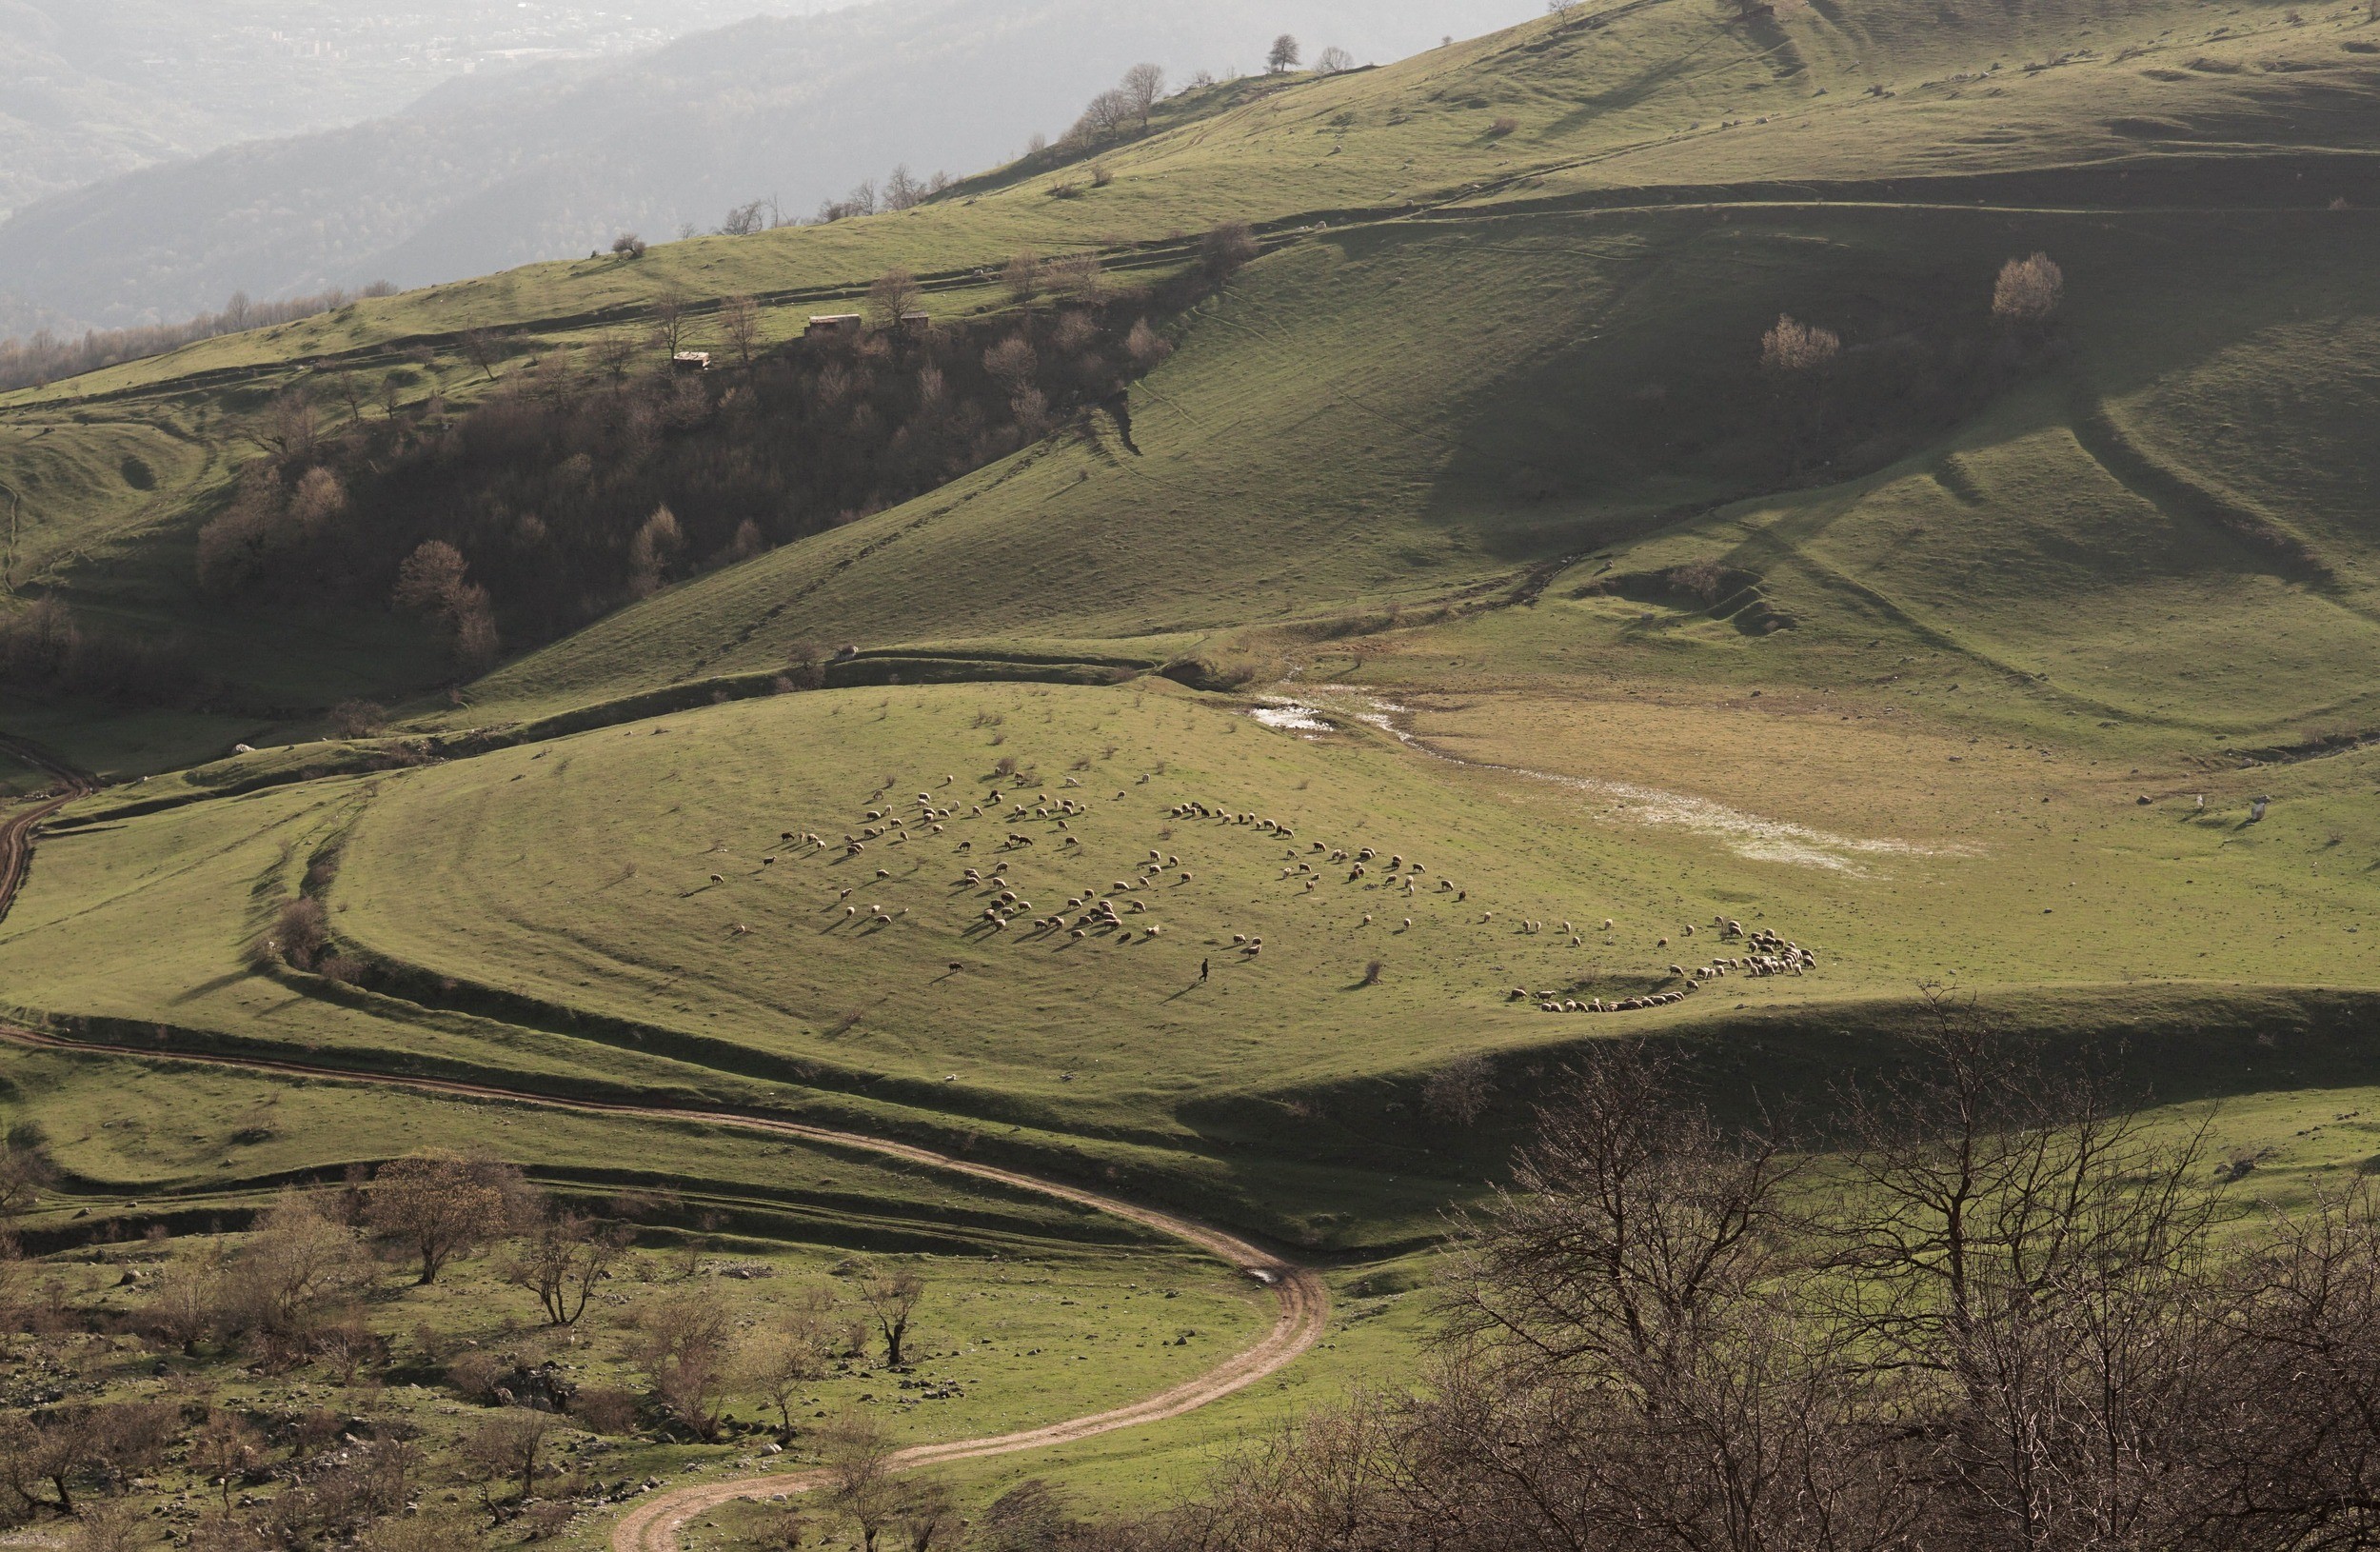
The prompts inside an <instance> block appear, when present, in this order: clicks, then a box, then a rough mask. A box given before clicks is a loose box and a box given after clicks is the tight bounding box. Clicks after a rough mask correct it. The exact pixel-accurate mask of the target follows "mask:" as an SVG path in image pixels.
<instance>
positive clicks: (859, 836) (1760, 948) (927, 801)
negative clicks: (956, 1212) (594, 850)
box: [709, 775, 1817, 1013]
mask: <svg viewBox="0 0 2380 1552" xmlns="http://www.w3.org/2000/svg"><path fill="white" fill-rule="evenodd" d="M1021 779H1022V778H1021V777H1018V776H1014V775H1001V776H997V777H994V778H991V779H990V780H989V782H988V783H987V790H986V792H985V794H984V796H983V798H982V800H981V801H980V802H978V801H970V800H968V799H966V798H964V797H961V796H958V795H955V794H954V795H953V796H952V797H951V798H950V799H949V800H948V801H947V802H945V801H942V800H941V799H938V798H937V797H936V796H935V794H934V793H932V792H926V791H921V792H919V793H917V795H916V797H915V798H914V800H912V802H911V803H909V804H906V805H895V804H890V803H885V802H883V801H882V800H883V795H884V793H885V791H886V790H888V788H889V786H890V783H889V781H888V783H887V786H886V787H881V788H879V789H878V792H877V793H876V794H875V795H874V796H872V797H871V798H870V799H869V800H868V803H869V805H870V806H867V807H865V809H864V813H863V819H862V821H861V823H860V826H859V827H858V828H857V829H855V830H852V831H849V832H846V833H844V834H843V838H842V840H841V842H840V843H837V842H834V841H831V840H830V839H829V838H828V836H827V834H826V833H824V832H823V831H819V830H804V829H786V830H782V831H780V832H779V833H778V837H777V839H778V842H779V843H780V847H781V851H783V852H785V853H788V854H793V853H798V854H799V855H800V856H802V857H804V858H816V857H821V856H826V857H829V858H830V859H831V861H832V863H833V864H834V865H842V864H847V863H850V862H852V861H853V860H854V859H857V858H859V857H861V856H863V854H864V853H865V852H866V851H867V850H868V848H869V847H870V846H878V845H882V846H904V845H909V844H914V843H915V842H918V841H922V840H925V839H927V838H929V837H933V836H939V835H942V834H943V833H944V827H945V826H964V825H967V824H970V823H972V822H973V821H976V820H989V821H992V822H993V823H994V824H996V825H998V826H1000V830H999V835H1000V839H999V840H998V842H997V843H995V844H993V845H992V846H990V847H989V849H990V850H992V851H993V852H994V853H995V857H996V860H993V861H991V862H990V863H989V865H988V866H982V865H969V864H968V862H967V859H969V858H970V857H971V856H973V855H974V853H975V846H976V838H975V837H962V838H958V839H955V840H953V841H952V842H950V843H948V844H949V845H950V846H951V847H952V850H953V852H954V854H955V856H956V857H957V858H958V859H959V861H960V864H961V866H960V867H959V873H958V877H957V878H956V879H954V880H953V881H952V882H951V887H952V888H953V889H954V891H956V893H957V894H958V895H960V896H972V897H973V901H972V902H970V905H971V912H970V915H969V916H968V918H967V925H965V926H964V927H962V936H964V937H967V938H971V939H975V940H977V941H978V942H979V943H988V942H990V941H992V940H994V939H995V938H998V937H999V936H1000V935H1002V934H1004V933H1007V932H1008V931H1010V929H1011V928H1012V926H1021V931H1019V932H1018V933H1017V936H1016V940H1015V941H1017V942H1018V943H1019V944H1020V945H1026V944H1034V943H1047V944H1051V945H1056V946H1059V947H1061V948H1062V947H1069V946H1080V945H1088V944H1090V943H1092V942H1093V941H1095V940H1101V941H1105V942H1109V943H1112V944H1117V945H1124V944H1136V943H1139V944H1145V943H1150V942H1153V941H1156V940H1158V939H1160V938H1162V937H1163V935H1164V933H1165V930H1166V928H1165V924H1164V923H1162V922H1160V921H1157V920H1152V919H1151V918H1154V917H1155V916H1156V915H1157V914H1158V912H1159V910H1160V902H1162V901H1164V899H1165V897H1166V895H1167V894H1168V893H1169V892H1170V891H1173V890H1180V889H1182V888H1185V887H1187V886H1189V885H1193V884H1194V883H1195V882H1196V880H1197V879H1198V877H1199V874H1198V872H1197V870H1196V869H1194V868H1190V867H1185V866H1183V863H1182V858H1181V856H1180V854H1179V853H1176V852H1172V851H1169V850H1166V849H1164V848H1161V847H1159V846H1149V847H1147V848H1146V855H1145V856H1144V857H1143V859H1142V860H1141V861H1140V863H1138V864H1137V865H1136V866H1134V868H1133V869H1132V872H1131V875H1130V876H1128V877H1112V878H1110V879H1109V880H1108V881H1107V882H1106V883H1105V884H1104V885H1103V886H1101V885H1096V884H1092V885H1082V886H1081V887H1078V888H1073V889H1070V890H1065V905H1064V907H1063V908H1062V909H1055V908H1053V909H1048V910H1043V909H1041V907H1037V906H1036V905H1034V903H1033V901H1032V900H1031V899H1029V898H1027V892H1028V891H1027V888H1026V887H1025V886H1024V885H1021V884H1020V883H1019V882H1017V881H1016V880H1013V879H1012V878H1011V877H1010V876H1009V874H1010V866H1009V865H1010V862H1011V860H1012V859H1016V860H1026V859H1027V858H1028V854H1029V853H1033V852H1034V851H1035V848H1036V847H1037V846H1039V845H1040V844H1041V841H1042V840H1044V839H1046V838H1047V836H1048V835H1049V834H1051V833H1056V832H1065V833H1064V834H1063V838H1062V841H1061V847H1060V850H1059V851H1058V852H1057V853H1055V854H1053V855H1051V856H1050V857H1049V858H1048V861H1049V862H1050V863H1053V864H1056V865H1059V866H1066V865H1067V864H1068V863H1069V862H1070V861H1081V860H1083V859H1084V857H1085V853H1084V852H1083V851H1081V850H1067V849H1065V848H1066V847H1080V846H1081V844H1082V843H1081V837H1080V836H1078V835H1076V834H1075V833H1073V831H1074V826H1076V824H1077V823H1079V822H1081V821H1083V820H1085V819H1086V818H1091V817H1093V816H1094V815H1095V812H1096V811H1095V809H1094V807H1093V806H1091V805H1089V804H1084V803H1081V802H1079V801H1077V800H1076V799H1074V798H1073V797H1070V796H1065V795H1063V794H1062V789H1061V795H1059V796H1055V797H1053V796H1052V795H1051V794H1050V793H1049V792H1047V791H1040V792H1037V793H1035V794H1034V796H1033V797H1032V798H1031V799H1029V800H1028V799H1026V798H1024V797H1023V796H1022V795H1021V793H1016V792H1009V791H1004V790H1002V785H1001V784H1002V783H1007V782H1011V781H1017V780H1021ZM1147 780H1148V778H1147V777H1146V776H1143V777H1141V778H1140V781H1141V783H1142V784H1143V785H1145V783H1146V782H1147ZM955 781H956V779H955V778H953V777H947V776H946V777H944V778H942V787H944V788H947V787H949V786H953V785H955ZM1062 786H1063V787H1077V786H1081V783H1080V782H1079V781H1077V780H1076V779H1075V778H1072V777H1068V778H1066V779H1065V781H1064V783H1063V784H1062ZM1108 801H1109V802H1110V803H1114V802H1118V801H1126V793H1125V792H1124V791H1121V790H1119V791H1118V792H1117V793H1116V796H1115V798H1114V799H1111V800H1108ZM1102 806H1104V805H1102ZM1158 814H1159V815H1160V816H1161V819H1162V820H1163V821H1167V822H1171V824H1175V825H1179V824H1185V823H1198V824H1202V825H1204V826H1210V827H1213V828H1215V829H1218V830H1230V831H1244V832H1247V836H1248V838H1249V839H1251V840H1254V839H1255V838H1257V837H1259V836H1260V837H1264V838H1267V839H1268V840H1269V841H1271V842H1276V843H1280V844H1282V845H1283V846H1284V849H1283V850H1282V851H1281V852H1280V853H1279V874H1278V877H1277V879H1276V882H1277V883H1280V884H1294V885H1297V890H1296V893H1295V895H1294V896H1293V897H1292V898H1298V899H1302V898H1305V897H1307V896H1312V895H1315V894H1317V893H1318V892H1319V891H1320V890H1321V888H1322V887H1323V885H1325V884H1327V883H1329V882H1330V878H1329V877H1328V876H1326V874H1325V873H1324V871H1323V869H1325V868H1328V869H1331V870H1333V871H1334V872H1336V871H1337V870H1339V869H1342V868H1343V869H1344V872H1343V874H1342V875H1340V876H1339V880H1338V883H1339V886H1340V887H1349V886H1354V887H1360V888H1362V889H1365V890H1369V891H1385V892H1387V893H1389V894H1391V895H1401V896H1403V897H1404V898H1406V899H1408V900H1421V899H1436V900H1441V901H1444V902H1446V903H1448V904H1462V903H1465V902H1467V900H1468V898H1469V891H1468V890H1467V889H1464V888H1462V887H1461V886H1459V885H1458V884H1457V883H1456V882H1455V881H1454V880H1453V879H1450V878H1447V877H1445V876H1443V875H1435V874H1431V873H1430V871H1429V869H1428V867H1427V866H1425V865H1424V864H1423V863H1422V862H1420V861H1419V860H1418V859H1410V858H1408V857H1407V856H1406V855H1405V854H1404V853H1403V852H1401V851H1386V852H1383V850H1382V848H1380V847H1377V846H1359V847H1345V846H1336V847H1335V846H1331V845H1329V844H1328V843H1326V842H1322V841H1308V842H1304V843H1302V844H1293V843H1297V839H1298V831H1297V829H1296V828H1295V827H1294V826H1290V825H1288V824H1285V823H1283V822H1281V821H1279V820H1277V819H1273V818H1269V817H1266V816H1264V815H1261V814H1259V813H1256V812H1254V811H1252V810H1245V809H1239V808H1234V807H1232V806H1228V805H1223V804H1217V803H1209V802H1205V801H1188V802H1181V803H1175V804H1171V805H1168V806H1164V807H1162V808H1160V809H1159V810H1158ZM1037 826H1038V827H1041V829H1042V830H1043V832H1044V833H1043V834H1042V835H1039V836H1037V835H1036V834H1034V833H1033V830H1034V828H1035V827H1037ZM1172 834H1173V830H1172V829H1171V828H1170V827H1167V828H1164V829H1161V830H1160V832H1159V833H1158V835H1157V836H1156V839H1158V840H1160V841H1162V840H1165V839H1168V838H1170V837H1171V836H1172ZM837 852H840V853H841V855H840V856H839V857H837V856H834V854H835V853H837ZM779 860H780V858H779V855H777V854H771V855H769V856H766V857H764V858H762V859H761V869H762V870H764V869H767V868H769V867H771V866H774V865H775V864H776V863H777V862H778V861H779ZM1120 871H1121V870H1120ZM874 875H875V878H876V879H878V880H881V881H889V880H890V879H891V878H892V873H891V871H890V869H889V868H885V867H878V868H876V869H874ZM1425 877H1426V878H1428V879H1429V880H1430V882H1431V883H1432V885H1434V886H1433V888H1432V889H1431V891H1430V893H1429V894H1428V895H1427V896H1424V895H1422V893H1421V881H1422V880H1423V879H1424V878H1425ZM709 880H710V883H711V884H712V885H723V884H724V882H725V880H724V877H723V875H721V874H718V873H712V874H710V875H709ZM1169 880H1170V882H1168V881H1169ZM1046 886H1047V887H1048V889H1049V892H1050V893H1051V894H1053V895H1054V894H1058V893H1060V892H1061V889H1062V888H1063V887H1064V886H1063V885H1057V884H1048V885H1046ZM851 893H852V890H851V889H850V888H849V887H843V888H841V889H839V890H838V891H837V894H836V898H835V902H834V903H833V904H831V905H828V906H827V907H826V908H827V910H828V911H829V912H830V913H831V912H832V911H833V908H834V905H842V906H843V910H842V913H841V914H840V916H835V917H833V918H832V921H831V923H830V925H828V927H827V928H826V929H825V930H828V931H833V930H837V929H839V928H842V927H848V928H849V929H851V930H852V931H855V932H858V933H862V934H864V935H869V936H873V935H875V934H878V933H882V932H884V931H887V930H890V929H892V928H893V927H894V926H895V925H897V924H898V923H899V921H900V919H901V918H902V917H905V916H907V915H908V914H909V907H907V906H902V907H901V908H900V910H899V911H897V912H890V911H887V910H886V909H885V907H884V906H883V905H876V904H871V903H866V902H862V903H860V904H856V905H855V904H848V903H847V902H849V900H850V896H851ZM977 902H980V905H977V904H975V903H977ZM1465 919H1466V920H1470V921H1472V922H1473V923H1474V925H1477V926H1481V927H1493V926H1495V925H1497V912H1496V911H1494V910H1489V909H1481V910H1479V911H1478V914H1477V916H1476V918H1465ZM1400 921H1401V925H1398V926H1395V927H1390V928H1388V929H1387V930H1389V931H1390V932H1391V933H1392V934H1393V935H1401V934H1403V933H1406V932H1409V931H1411V930H1412V929H1413V925H1414V919H1413V918H1412V917H1410V916H1406V917H1403V918H1401V919H1400ZM1507 921H1508V923H1509V925H1508V926H1507V927H1505V928H1504V930H1506V931H1509V932H1511V933H1513V934H1515V935H1518V936H1522V937H1537V936H1539V935H1543V934H1546V933H1547V932H1548V930H1549V927H1548V924H1547V923H1546V922H1545V921H1542V920H1539V919H1537V918H1535V917H1519V918H1517V919H1515V918H1507ZM1373 924H1374V913H1373V912H1370V911H1367V912H1364V913H1363V916H1362V926H1363V927H1364V928H1370V927H1371V926H1372V925H1373ZM1711 926H1712V928H1714V929H1715V930H1716V934H1717V936H1718V938H1719V939H1720V941H1721V942H1722V943H1740V944H1741V945H1742V947H1743V948H1744V949H1745V950H1746V951H1745V952H1743V953H1740V954H1735V955H1729V956H1720V957H1714V958H1712V959H1711V960H1709V961H1708V962H1707V963H1705V964H1702V965H1696V966H1695V967H1693V968H1691V969H1689V968H1688V967H1686V966H1685V965H1670V966H1669V975H1670V977H1671V979H1672V980H1673V981H1675V982H1676V983H1677V985H1669V986H1665V987H1663V988H1662V989H1660V990H1657V991H1651V992H1646V993H1643V994H1641V995H1637V996H1630V997H1602V996H1589V997H1581V996H1578V995H1577V994H1576V990H1575V989H1574V991H1571V992H1557V991H1531V990H1529V989H1527V988H1526V987H1514V988H1512V990H1511V991H1510V992H1509V994H1508V996H1507V998H1506V1001H1507V1002H1509V1003H1520V1002H1530V1001H1533V1002H1535V1003H1536V1004H1537V1007H1538V1008H1539V1009H1540V1010H1541V1011H1544V1012H1548V1013H1620V1012H1633V1011H1637V1010H1641V1009H1647V1008H1656V1007H1663V1006H1667V1005H1671V1004H1674V1003H1677V1002H1680V1001H1683V1000H1684V999H1685V998H1686V997H1687V996H1688V995H1689V994H1691V993H1693V992H1694V991H1696V989H1698V988H1699V987H1700V986H1702V985H1705V984H1706V983H1708V982H1711V981H1715V980H1717V979H1719V978H1720V977H1723V976H1728V975H1744V976H1752V977H1763V976H1775V975H1795V976H1798V975H1801V974H1804V973H1805V972H1807V971H1809V970H1812V969H1815V967H1816V966H1817V956H1816V955H1815V954H1814V953H1812V952H1811V951H1810V950H1808V949H1806V948H1803V947H1801V946H1800V945H1797V944H1795V943H1791V942H1788V941H1786V940H1785V939H1783V938H1782V937H1780V936H1778V935H1777V934H1776V933H1774V932H1771V931H1768V930H1766V929H1755V930H1753V931H1751V932H1747V931H1746V930H1745V928H1744V926H1743V924H1741V923H1740V922H1736V921H1733V920H1730V919H1728V918H1726V917H1715V918H1713V920H1712V922H1711ZM1614 929H1615V920H1614V919H1613V918H1611V917H1605V918H1603V931H1605V932H1606V933H1609V932H1611V931H1613V930H1614ZM729 930H730V932H731V934H732V935H733V936H737V937H744V936H747V935H749V934H750V933H751V930H752V929H751V928H750V927H749V926H748V925H744V924H743V923H736V924H734V925H732V926H731V927H730V928H729ZM1678 931H1679V935H1680V936H1682V937H1687V938H1691V937H1693V936H1695V934H1696V928H1695V927H1694V926H1693V925H1687V926H1684V927H1682V928H1679V929H1678ZM1558 936H1560V937H1561V938H1563V939H1565V940H1567V945H1568V946H1569V947H1572V948H1577V947H1580V946H1583V945H1584V943H1585V929H1584V928H1582V927H1579V926H1575V925H1574V924H1573V923H1572V922H1570V921H1568V920H1564V921H1562V922H1561V923H1560V929H1559V933H1558ZM1606 941H1607V942H1609V941H1610V940H1608V939H1607V940H1606ZM1209 942H1210V943H1211V944H1213V945H1218V946H1220V944H1221V936H1220V934H1219V935H1218V936H1217V937H1216V938H1215V939H1211V940H1209ZM1669 942H1670V940H1669V938H1668V937H1667V936H1666V935H1664V936H1662V937H1660V938H1659V940H1658V943H1659V945H1661V946H1664V947H1665V946H1667V945H1668V944H1669ZM1230 949H1231V951H1233V952H1234V953H1235V954H1236V955H1237V957H1238V958H1239V959H1240V961H1241V962H1242V963H1254V962H1257V961H1259V959H1260V958H1261V956H1262V954H1263V949H1264V940H1263V939H1262V938H1261V937H1259V936H1257V935H1254V934H1251V933H1233V934H1231V935H1230ZM961 967H962V966H961V965H960V964H959V963H958V962H953V963H952V965H951V969H952V971H953V972H954V973H955V972H957V971H958V970H959V969H960V968H961ZM1201 979H1203V977H1201ZM1366 984H1367V985H1369V984H1370V983H1369V982H1367V983H1366Z"/></svg>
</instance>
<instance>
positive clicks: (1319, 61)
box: [1314, 44, 1356, 75]
mask: <svg viewBox="0 0 2380 1552" xmlns="http://www.w3.org/2000/svg"><path fill="white" fill-rule="evenodd" d="M1355 68H1356V56H1355V55H1353V54H1351V53H1349V52H1348V51H1347V50H1344V49H1341V48H1339V46H1338V45H1337V44H1333V45H1332V46H1331V47H1330V48H1328V49H1325V50H1322V51H1321V52H1320V53H1319V54H1317V55H1315V56H1314V73H1315V74H1317V75H1344V74H1346V73H1347V72H1348V71H1349V70H1354V69H1355Z"/></svg>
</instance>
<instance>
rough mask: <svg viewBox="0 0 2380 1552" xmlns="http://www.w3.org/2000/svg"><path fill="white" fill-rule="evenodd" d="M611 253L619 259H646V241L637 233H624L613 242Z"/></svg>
mask: <svg viewBox="0 0 2380 1552" xmlns="http://www.w3.org/2000/svg"><path fill="white" fill-rule="evenodd" d="M611 251H612V253H613V255H614V256H615V257H618V258H622V259H630V260H634V259H641V258H643V257H645V239H644V238H642V237H639V236H638V235H637V234H636V233H635V232H632V231H624V232H622V233H621V234H620V235H619V236H617V237H614V238H613V239H612V240H611Z"/></svg>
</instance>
